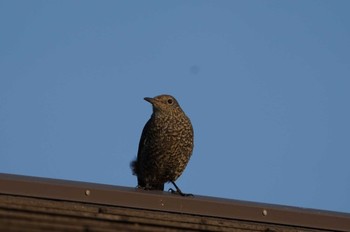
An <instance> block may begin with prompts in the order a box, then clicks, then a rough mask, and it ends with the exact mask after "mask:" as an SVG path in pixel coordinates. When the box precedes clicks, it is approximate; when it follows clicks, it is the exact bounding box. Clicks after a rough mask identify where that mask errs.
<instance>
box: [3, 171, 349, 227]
mask: <svg viewBox="0 0 350 232" xmlns="http://www.w3.org/2000/svg"><path fill="white" fill-rule="evenodd" d="M116 229H118V230H119V231H120V230H125V231H181V230H187V231H188V230H201V231H232V230H242V231H330V230H331V231H349V230H350V214H348V213H339V212H332V211H324V210H315V209H305V208H298V207H290V206H281V205H272V204H263V203H254V202H247V201H238V200H231V199H223V198H214V197H205V196H197V195H195V196H193V197H182V196H179V195H176V194H172V193H168V192H161V191H143V190H139V189H135V188H129V187H120V186H112V185H104V184H95V183H86V182H77V181H67V180H57V179H48V178H38V177H29V176H19V175H10V174H1V173H0V231H48V230H49V231H115V230H116Z"/></svg>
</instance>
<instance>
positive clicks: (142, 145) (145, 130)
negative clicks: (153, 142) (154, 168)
mask: <svg viewBox="0 0 350 232" xmlns="http://www.w3.org/2000/svg"><path fill="white" fill-rule="evenodd" d="M150 124H151V119H149V120H148V121H147V123H146V125H145V126H144V127H143V130H142V134H141V138H140V142H139V150H138V152H137V160H140V159H141V156H142V154H144V152H143V150H144V149H145V146H146V143H147V134H148V133H149V132H148V131H149V127H150Z"/></svg>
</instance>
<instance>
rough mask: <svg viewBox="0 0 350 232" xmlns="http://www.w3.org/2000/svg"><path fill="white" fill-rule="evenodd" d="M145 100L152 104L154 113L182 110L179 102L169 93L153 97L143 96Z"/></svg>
mask: <svg viewBox="0 0 350 232" xmlns="http://www.w3.org/2000/svg"><path fill="white" fill-rule="evenodd" d="M144 99H145V100H146V101H148V102H149V103H151V104H152V106H153V112H154V113H158V112H161V113H170V114H171V113H172V112H175V111H182V110H181V108H180V105H179V103H178V102H177V101H176V99H175V98H174V97H173V96H170V95H165V94H163V95H159V96H156V97H154V98H150V97H145V98H144Z"/></svg>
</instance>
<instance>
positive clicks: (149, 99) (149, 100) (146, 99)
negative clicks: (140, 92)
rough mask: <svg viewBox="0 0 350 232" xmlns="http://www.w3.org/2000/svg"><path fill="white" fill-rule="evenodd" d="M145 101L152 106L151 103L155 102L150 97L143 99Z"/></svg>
mask: <svg viewBox="0 0 350 232" xmlns="http://www.w3.org/2000/svg"><path fill="white" fill-rule="evenodd" d="M144 99H145V101H148V102H149V103H151V104H152V105H153V103H154V102H155V100H154V98H151V97H145V98H144Z"/></svg>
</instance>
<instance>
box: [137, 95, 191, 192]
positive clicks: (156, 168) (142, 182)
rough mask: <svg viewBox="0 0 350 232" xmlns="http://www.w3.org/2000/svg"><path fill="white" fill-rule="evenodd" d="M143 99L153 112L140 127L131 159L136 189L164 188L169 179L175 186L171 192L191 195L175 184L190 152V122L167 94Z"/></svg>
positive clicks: (188, 158) (174, 100)
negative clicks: (134, 155)
mask: <svg viewBox="0 0 350 232" xmlns="http://www.w3.org/2000/svg"><path fill="white" fill-rule="evenodd" d="M144 99H145V100H146V101H148V102H150V103H151V104H152V106H153V113H152V116H151V118H150V119H149V120H148V122H147V123H146V125H145V127H144V128H143V131H142V135H141V139H140V143H139V150H138V153H137V159H136V160H134V161H132V162H131V168H132V171H133V174H134V175H136V176H137V181H138V188H142V189H146V190H164V183H166V182H171V183H172V184H173V185H174V186H175V188H176V191H174V190H172V189H170V190H171V191H172V192H175V193H179V194H180V195H191V194H184V193H182V191H181V190H180V189H179V187H178V186H177V185H176V184H175V181H176V179H177V178H178V177H179V176H180V175H181V174H182V172H183V171H184V169H185V168H186V165H187V163H188V161H189V160H190V157H191V155H192V150H193V128H192V124H191V121H190V119H189V118H188V117H187V116H186V115H185V113H184V112H183V111H182V109H181V107H180V105H179V103H178V102H177V101H176V99H175V98H174V97H172V96H170V95H159V96H156V97H154V98H149V97H146V98H144Z"/></svg>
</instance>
